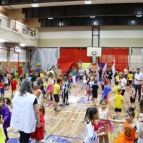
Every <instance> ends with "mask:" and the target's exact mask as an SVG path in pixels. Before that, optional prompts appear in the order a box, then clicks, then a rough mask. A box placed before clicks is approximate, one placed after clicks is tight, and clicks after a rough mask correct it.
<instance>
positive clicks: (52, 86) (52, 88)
mask: <svg viewBox="0 0 143 143" xmlns="http://www.w3.org/2000/svg"><path fill="white" fill-rule="evenodd" d="M53 90H54V85H53V84H51V85H49V86H48V88H47V92H49V93H52V92H53Z"/></svg>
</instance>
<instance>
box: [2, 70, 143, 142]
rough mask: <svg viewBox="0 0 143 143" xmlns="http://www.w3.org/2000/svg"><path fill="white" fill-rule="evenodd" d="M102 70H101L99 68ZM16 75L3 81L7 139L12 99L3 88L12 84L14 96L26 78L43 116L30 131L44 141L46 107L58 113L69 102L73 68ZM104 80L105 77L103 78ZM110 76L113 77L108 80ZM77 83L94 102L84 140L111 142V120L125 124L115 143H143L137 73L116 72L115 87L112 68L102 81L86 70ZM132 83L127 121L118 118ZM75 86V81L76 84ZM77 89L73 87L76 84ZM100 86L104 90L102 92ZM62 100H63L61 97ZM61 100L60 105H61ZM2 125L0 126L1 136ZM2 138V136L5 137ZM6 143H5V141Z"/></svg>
mask: <svg viewBox="0 0 143 143" xmlns="http://www.w3.org/2000/svg"><path fill="white" fill-rule="evenodd" d="M100 72H101V71H100ZM16 78H17V75H16V77H15V76H14V75H11V76H9V75H4V77H3V79H1V82H0V91H1V99H0V115H2V116H0V124H3V131H4V134H5V137H6V138H5V142H7V141H8V140H9V137H8V134H7V128H8V127H9V126H10V118H11V112H10V110H9V108H8V107H9V106H10V103H9V102H8V101H9V99H6V98H5V97H4V90H5V89H9V86H11V91H12V93H11V95H12V97H13V96H14V94H15V91H16V89H17V87H18V86H19V87H20V86H21V85H22V83H23V81H24V80H25V79H27V80H29V81H30V82H31V83H32V87H33V91H34V92H33V94H34V95H35V96H36V98H37V100H38V104H39V115H40V122H41V126H40V128H36V130H35V132H34V133H32V134H31V138H35V139H36V141H37V143H41V140H42V139H44V131H45V129H44V125H45V120H44V115H45V107H49V106H52V107H53V109H54V111H55V112H60V111H61V109H60V107H59V106H68V105H69V102H68V99H69V93H70V88H71V87H72V84H71V83H72V74H71V72H70V71H68V72H66V70H64V72H63V74H59V76H58V77H56V76H55V75H54V74H53V72H50V71H49V72H48V74H47V76H44V75H43V74H42V73H41V74H40V75H37V74H35V73H31V74H30V75H28V74H27V75H26V76H25V77H23V76H21V77H20V80H17V79H16ZM102 79H103V80H102ZM109 79H110V80H109ZM77 80H78V82H77V83H79V82H80V83H81V84H82V85H81V87H82V88H81V89H83V90H86V96H87V99H88V101H90V99H91V100H92V101H93V105H94V106H93V107H91V108H88V109H87V111H86V116H85V121H86V123H87V126H86V138H85V140H84V142H85V143H98V142H99V143H102V142H103V141H104V142H105V143H109V132H113V131H114V129H113V126H112V123H122V124H124V133H123V134H121V135H119V136H118V137H117V138H116V139H115V140H114V143H122V142H123V143H133V142H136V140H137V139H138V140H137V141H138V143H141V142H142V141H143V136H142V133H143V101H141V102H140V113H139V115H138V122H137V123H135V122H134V117H135V112H134V110H135V109H136V107H135V101H136V90H135V85H134V75H133V74H132V72H131V71H130V72H129V74H128V75H127V77H126V76H124V75H123V73H119V74H118V73H116V76H115V79H114V80H115V83H114V84H115V86H114V88H113V90H112V87H111V80H112V71H111V69H110V70H109V71H108V72H107V73H104V74H102V76H101V75H100V82H98V81H99V80H98V79H97V75H96V72H95V71H93V70H89V72H88V73H87V72H86V71H85V72H84V74H83V75H77V76H76V80H75V81H77ZM127 85H129V87H130V88H129V93H128V95H129V96H128V97H129V101H130V104H131V107H130V108H129V109H128V110H127V111H126V113H125V120H118V119H119V116H120V113H121V112H122V107H123V103H124V96H125V92H126V86H127ZM74 86H75V84H74ZM73 88H74V87H73ZM99 89H100V90H101V91H102V93H100V92H99ZM99 93H100V97H99V98H100V99H101V100H100V105H99V106H100V107H99V108H97V107H98V101H97V98H98V96H99ZM112 97H113V100H114V112H115V116H114V117H111V113H110V110H109V108H108V107H109V106H111V105H110V103H111V102H110V101H111V98H112ZM60 99H61V100H60ZM59 102H60V104H59ZM1 136H2V134H1V128H0V137H1ZM2 140H3V138H2ZM2 143H3V142H2Z"/></svg>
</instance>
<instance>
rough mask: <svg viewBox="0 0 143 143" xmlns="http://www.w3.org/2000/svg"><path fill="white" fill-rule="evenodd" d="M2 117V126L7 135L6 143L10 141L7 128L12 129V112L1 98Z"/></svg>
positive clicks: (0, 113) (0, 109)
mask: <svg viewBox="0 0 143 143" xmlns="http://www.w3.org/2000/svg"><path fill="white" fill-rule="evenodd" d="M0 115H2V121H3V122H2V124H3V129H4V134H5V137H6V139H5V142H7V141H8V140H9V137H8V134H7V128H8V127H10V120H11V112H10V111H9V108H8V106H6V105H5V99H4V98H0Z"/></svg>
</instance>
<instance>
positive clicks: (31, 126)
mask: <svg viewBox="0 0 143 143" xmlns="http://www.w3.org/2000/svg"><path fill="white" fill-rule="evenodd" d="M12 106H13V110H12V116H11V127H13V128H14V129H16V130H18V131H19V132H20V139H19V140H20V143H29V138H30V134H31V133H32V132H34V131H35V129H36V126H37V127H41V124H40V117H39V108H38V102H37V99H36V97H35V95H33V90H32V86H31V82H30V81H28V80H24V82H23V84H22V85H21V87H20V91H19V92H16V93H15V95H14V97H13V99H12Z"/></svg>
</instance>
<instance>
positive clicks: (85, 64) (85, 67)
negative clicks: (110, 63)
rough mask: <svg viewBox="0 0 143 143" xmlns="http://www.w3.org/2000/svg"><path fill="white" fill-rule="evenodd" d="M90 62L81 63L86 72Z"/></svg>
mask: <svg viewBox="0 0 143 143" xmlns="http://www.w3.org/2000/svg"><path fill="white" fill-rule="evenodd" d="M90 64H91V63H83V66H84V69H85V70H86V72H88V69H89V66H90Z"/></svg>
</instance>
